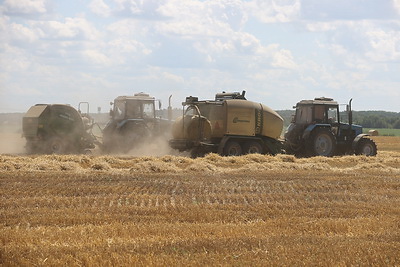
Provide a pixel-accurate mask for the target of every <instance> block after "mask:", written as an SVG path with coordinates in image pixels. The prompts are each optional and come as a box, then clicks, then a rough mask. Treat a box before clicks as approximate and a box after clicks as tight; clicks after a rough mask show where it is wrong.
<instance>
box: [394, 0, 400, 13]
mask: <svg viewBox="0 0 400 267" xmlns="http://www.w3.org/2000/svg"><path fill="white" fill-rule="evenodd" d="M393 7H394V8H395V9H396V11H397V13H398V14H400V0H393Z"/></svg>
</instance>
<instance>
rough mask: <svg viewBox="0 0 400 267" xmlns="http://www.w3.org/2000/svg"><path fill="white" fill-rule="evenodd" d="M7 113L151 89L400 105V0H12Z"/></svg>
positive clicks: (97, 101)
mask: <svg viewBox="0 0 400 267" xmlns="http://www.w3.org/2000/svg"><path fill="white" fill-rule="evenodd" d="M0 12H1V17H0V40H1V42H0V112H25V111H26V110H27V109H28V108H29V107H30V106H31V105H34V104H36V103H67V104H71V105H73V106H75V107H76V106H77V104H78V102H80V101H89V102H90V103H91V111H92V112H96V111H97V107H101V108H102V111H104V112H106V111H108V109H109V102H110V101H112V100H113V99H114V98H115V97H117V96H118V95H130V94H133V93H136V92H142V91H143V92H147V93H149V94H151V95H153V96H155V97H156V98H158V99H161V100H162V101H163V102H164V107H165V106H166V103H167V100H168V96H169V95H171V94H172V95H173V98H172V99H173V106H174V107H176V108H180V103H181V102H182V101H183V100H184V99H185V97H186V96H189V95H193V96H198V97H199V98H201V99H212V98H213V97H214V95H215V93H217V92H220V91H242V90H246V91H247V98H248V99H249V100H254V101H257V102H261V103H264V104H266V105H268V106H270V107H271V108H273V109H291V108H292V106H293V105H295V103H296V102H298V101H300V100H302V99H312V98H314V97H320V96H326V97H332V98H334V99H335V100H338V101H339V102H341V103H346V102H347V101H348V100H349V99H350V98H353V108H354V109H355V110H386V111H396V112H400V104H399V103H400V75H399V74H400V0H379V1H377V0H352V1H348V0H335V1H333V0H280V1H278V0H276V1H274V0H263V1H262V0H247V1H240V0H210V1H204V0H203V1H200V0H169V1H166V0H164V1H163V0H92V1H84V0H70V1H62V0H57V1H50V0H3V1H1V2H0Z"/></svg>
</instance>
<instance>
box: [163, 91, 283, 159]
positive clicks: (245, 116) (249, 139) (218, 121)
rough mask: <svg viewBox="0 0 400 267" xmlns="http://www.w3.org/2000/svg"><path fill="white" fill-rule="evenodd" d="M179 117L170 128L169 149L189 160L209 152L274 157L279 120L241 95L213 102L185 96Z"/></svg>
mask: <svg viewBox="0 0 400 267" xmlns="http://www.w3.org/2000/svg"><path fill="white" fill-rule="evenodd" d="M182 105H183V115H182V117H180V118H178V119H176V120H175V122H174V124H173V127H172V136H173V139H171V140H170V141H169V144H170V146H171V147H172V148H174V149H177V150H179V151H190V153H191V155H192V157H197V156H202V155H204V154H206V153H209V152H214V153H218V154H220V155H225V156H237V155H242V154H247V153H270V154H277V153H280V152H281V150H282V144H281V142H280V141H278V138H279V137H280V135H281V132H282V128H283V119H282V117H281V116H279V114H278V113H276V112H275V111H273V110H272V109H271V108H269V107H267V106H265V105H263V104H260V103H256V102H252V101H248V100H246V98H245V91H243V92H242V93H238V92H235V93H225V92H223V93H219V94H216V96H215V100H203V101H199V100H198V98H197V97H192V96H190V97H187V98H186V101H185V102H183V103H182Z"/></svg>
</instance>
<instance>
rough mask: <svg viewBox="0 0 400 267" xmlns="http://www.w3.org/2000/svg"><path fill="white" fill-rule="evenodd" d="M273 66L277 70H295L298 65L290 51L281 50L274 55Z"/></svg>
mask: <svg viewBox="0 0 400 267" xmlns="http://www.w3.org/2000/svg"><path fill="white" fill-rule="evenodd" d="M271 65H272V66H273V67H276V68H284V69H295V68H296V63H295V62H294V60H293V56H292V53H291V52H290V51H289V50H286V49H281V50H279V51H277V52H275V53H274V55H273V59H272V63H271Z"/></svg>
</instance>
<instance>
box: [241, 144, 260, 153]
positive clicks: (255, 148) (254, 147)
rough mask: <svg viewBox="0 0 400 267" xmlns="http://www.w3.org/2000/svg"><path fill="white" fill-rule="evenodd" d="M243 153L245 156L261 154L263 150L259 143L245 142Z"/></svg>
mask: <svg viewBox="0 0 400 267" xmlns="http://www.w3.org/2000/svg"><path fill="white" fill-rule="evenodd" d="M243 151H244V153H245V154H263V153H264V149H263V147H262V145H261V144H260V142H257V141H247V142H246V143H245V144H244V148H243Z"/></svg>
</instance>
